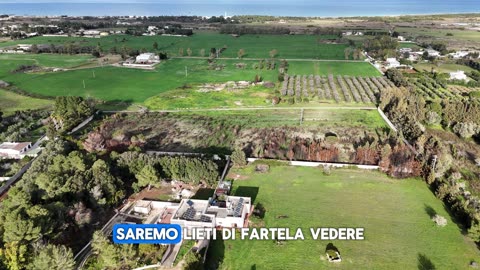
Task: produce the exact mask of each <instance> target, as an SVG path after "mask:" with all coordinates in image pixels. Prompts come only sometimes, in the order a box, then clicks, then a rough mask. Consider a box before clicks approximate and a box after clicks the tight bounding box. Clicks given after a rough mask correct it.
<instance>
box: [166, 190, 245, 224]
mask: <svg viewBox="0 0 480 270" xmlns="http://www.w3.org/2000/svg"><path fill="white" fill-rule="evenodd" d="M251 209H252V205H251V199H250V198H249V197H238V196H227V197H226V200H225V202H218V203H212V204H211V203H210V201H208V200H194V199H184V200H182V201H181V202H180V205H179V206H178V209H177V211H175V213H174V214H173V217H172V219H171V223H172V224H179V225H180V226H182V227H184V228H194V227H212V228H213V227H227V228H243V227H244V225H245V220H246V219H247V218H248V215H249V214H250V211H251Z"/></svg>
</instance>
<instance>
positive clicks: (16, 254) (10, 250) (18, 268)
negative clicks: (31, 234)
mask: <svg viewBox="0 0 480 270" xmlns="http://www.w3.org/2000/svg"><path fill="white" fill-rule="evenodd" d="M26 257H27V246H26V245H23V244H20V243H19V242H17V241H14V242H7V243H5V246H4V248H3V249H0V258H1V259H2V260H4V261H5V262H6V264H7V267H8V269H10V270H22V269H25V264H26V261H27V259H26Z"/></svg>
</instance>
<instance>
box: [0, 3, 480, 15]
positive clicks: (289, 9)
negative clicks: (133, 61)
mask: <svg viewBox="0 0 480 270" xmlns="http://www.w3.org/2000/svg"><path fill="white" fill-rule="evenodd" d="M205 2H206V3H205V4H204V3H182V2H179V3H175V4H173V3H99V2H97V3H38V2H37V3H2V2H0V14H9V15H20V16H21V15H30V16H55V15H68V16H132V15H136V16H160V15H176V16H178V15H187V16H193V15H196V16H221V15H225V14H227V15H228V16H233V15H271V16H298V17H353V16H393V15H418V14H453V13H476V12H480V0H457V1H444V0H430V1H416V0H415V1H414V0H383V1H382V0H364V1H358V0H342V1H336V2H335V1H314V2H308V1H291V2H284V1H277V2H276V3H272V2H270V3H267V2H264V3H263V4H262V3H258V2H254V3H251V2H245V3H238V4H230V3H218V4H213V3H208V1H205ZM326 2H328V3H326ZM332 2H335V3H332Z"/></svg>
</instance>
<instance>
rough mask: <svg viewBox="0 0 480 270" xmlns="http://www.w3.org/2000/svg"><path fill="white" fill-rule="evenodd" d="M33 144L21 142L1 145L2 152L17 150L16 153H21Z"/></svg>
mask: <svg viewBox="0 0 480 270" xmlns="http://www.w3.org/2000/svg"><path fill="white" fill-rule="evenodd" d="M31 144H32V143H31V142H21V143H14V142H4V143H2V144H0V150H1V149H5V150H7V149H8V150H16V151H21V150H22V149H24V148H25V147H27V146H29V145H31Z"/></svg>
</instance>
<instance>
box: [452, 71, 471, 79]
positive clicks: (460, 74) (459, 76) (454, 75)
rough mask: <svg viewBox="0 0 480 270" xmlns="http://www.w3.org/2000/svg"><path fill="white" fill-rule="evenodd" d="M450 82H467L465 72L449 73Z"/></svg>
mask: <svg viewBox="0 0 480 270" xmlns="http://www.w3.org/2000/svg"><path fill="white" fill-rule="evenodd" d="M450 80H463V81H467V80H468V77H467V75H465V71H463V70H457V71H456V72H450Z"/></svg>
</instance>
